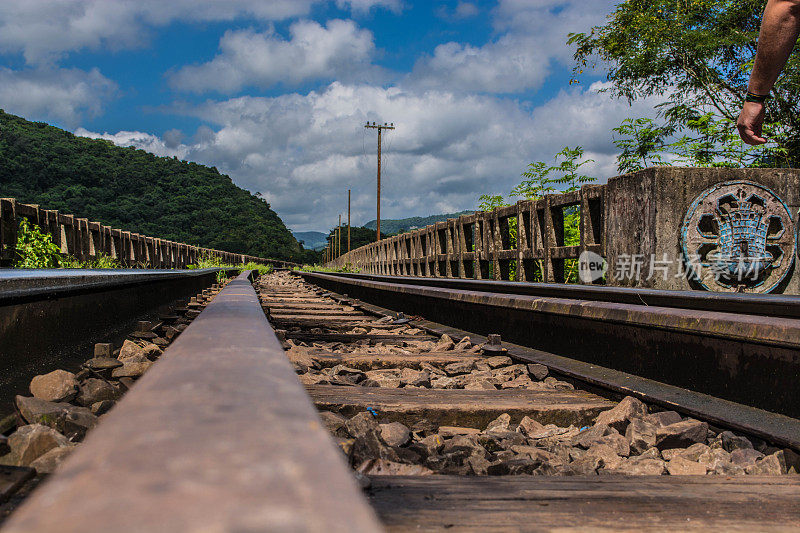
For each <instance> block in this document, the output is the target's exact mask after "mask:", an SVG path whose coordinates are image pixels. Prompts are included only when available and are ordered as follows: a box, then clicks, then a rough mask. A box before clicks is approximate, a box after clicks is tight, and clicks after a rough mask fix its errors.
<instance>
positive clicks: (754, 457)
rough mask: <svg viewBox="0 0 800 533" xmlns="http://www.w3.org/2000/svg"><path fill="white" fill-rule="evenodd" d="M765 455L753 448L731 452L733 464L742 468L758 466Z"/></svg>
mask: <svg viewBox="0 0 800 533" xmlns="http://www.w3.org/2000/svg"><path fill="white" fill-rule="evenodd" d="M762 457H764V454H763V453H761V452H759V451H756V450H754V449H752V448H738V449H736V450H733V451H732V452H731V462H732V463H733V464H735V465H739V466H741V467H742V468H744V467H747V466H750V465H754V464H756V461H758V460H759V459H761V458H762Z"/></svg>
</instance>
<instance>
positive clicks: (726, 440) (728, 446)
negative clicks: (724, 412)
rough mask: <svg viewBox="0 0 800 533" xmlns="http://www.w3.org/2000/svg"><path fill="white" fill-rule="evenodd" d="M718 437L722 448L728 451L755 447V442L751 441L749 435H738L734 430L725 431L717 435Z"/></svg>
mask: <svg viewBox="0 0 800 533" xmlns="http://www.w3.org/2000/svg"><path fill="white" fill-rule="evenodd" d="M717 438H718V439H719V440H720V442H721V444H722V449H723V450H725V451H726V452H732V451H733V450H740V449H747V448H749V449H751V450H752V449H753V443H752V442H750V441H749V440H748V439H747V437H742V436H741V435H736V434H734V433H733V432H732V431H723V432H722V433H720V434H719V435H718V436H717Z"/></svg>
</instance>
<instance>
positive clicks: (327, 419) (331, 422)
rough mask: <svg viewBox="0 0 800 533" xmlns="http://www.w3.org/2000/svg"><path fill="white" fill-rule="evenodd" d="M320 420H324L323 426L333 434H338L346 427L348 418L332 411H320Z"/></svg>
mask: <svg viewBox="0 0 800 533" xmlns="http://www.w3.org/2000/svg"><path fill="white" fill-rule="evenodd" d="M319 418H320V419H321V420H322V425H324V426H325V428H326V429H327V430H328V431H330V432H331V433H333V434H338V431H339V430H340V429H341V428H343V427H344V425H345V423H346V422H347V418H345V417H343V416H342V415H340V414H338V413H332V412H331V411H320V412H319Z"/></svg>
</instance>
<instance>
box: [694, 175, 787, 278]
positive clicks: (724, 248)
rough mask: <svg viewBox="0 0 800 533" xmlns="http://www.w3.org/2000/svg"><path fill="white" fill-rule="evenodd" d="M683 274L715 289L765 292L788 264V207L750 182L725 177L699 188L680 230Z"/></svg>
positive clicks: (767, 191) (775, 196)
mask: <svg viewBox="0 0 800 533" xmlns="http://www.w3.org/2000/svg"><path fill="white" fill-rule="evenodd" d="M681 248H682V250H683V255H684V261H685V264H686V267H687V269H686V273H687V276H689V278H690V279H693V280H695V281H696V282H698V283H699V284H700V285H701V286H702V287H703V288H705V289H706V290H709V291H717V292H755V293H767V292H771V291H772V290H773V289H775V287H777V286H778V284H779V283H780V282H781V281H782V280H783V278H785V277H786V274H787V273H788V272H789V269H790V268H791V266H792V263H793V262H794V255H795V228H794V222H793V221H792V216H791V215H790V214H789V208H788V207H787V206H786V204H785V203H784V202H783V200H781V199H780V198H779V197H778V196H777V195H776V194H775V193H774V192H772V191H771V190H770V189H768V188H767V187H764V186H763V185H759V184H758V183H754V182H752V181H745V180H741V181H726V182H724V183H718V184H716V185H714V186H713V187H710V188H708V189H706V190H705V191H703V193H702V194H700V196H698V197H697V199H696V200H695V201H694V202H693V203H692V205H691V206H690V207H689V210H688V211H687V212H686V216H685V217H684V222H683V227H682V228H681Z"/></svg>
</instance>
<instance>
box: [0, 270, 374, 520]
mask: <svg viewBox="0 0 800 533" xmlns="http://www.w3.org/2000/svg"><path fill="white" fill-rule="evenodd" d="M380 529H381V528H380V526H379V524H378V522H377V519H376V517H375V515H374V513H373V511H372V510H371V508H370V507H369V505H368V504H367V502H366V500H365V498H364V496H363V495H362V494H361V493H360V491H359V489H358V487H357V485H356V482H355V480H354V478H353V476H352V474H351V473H350V472H349V469H348V468H347V465H346V464H345V461H344V458H343V456H342V454H341V452H339V451H338V450H337V449H336V448H335V446H334V444H333V442H332V440H331V439H330V437H329V435H328V433H327V430H325V428H324V427H323V426H322V424H321V422H320V420H319V417H318V415H317V413H316V410H315V409H314V406H313V405H312V404H311V401H310V400H309V398H308V395H307V394H306V392H305V390H304V389H303V386H302V385H301V384H300V382H299V381H298V379H297V376H296V375H295V372H294V370H293V368H292V365H291V363H290V362H289V360H288V358H287V357H286V356H285V354H284V351H283V349H282V347H281V344H280V342H279V341H278V339H277V338H276V337H275V335H274V333H273V332H272V329H271V328H270V326H269V324H268V323H267V320H266V317H265V315H264V312H263V311H262V309H261V305H260V303H259V300H258V297H257V295H256V293H255V291H254V289H253V287H252V285H251V284H250V281H249V280H248V277H247V274H242V275H240V276H239V277H238V278H236V279H235V280H234V281H232V282H231V283H230V284H228V285H227V286H226V287H225V288H224V289H223V290H222V291H221V292H220V293H219V294H218V295H217V296H216V297H215V298H214V300H213V301H212V302H211V303H210V304H209V305H208V306H207V307H206V309H205V310H204V311H203V312H202V313H201V314H200V316H199V317H198V318H196V319H195V320H194V321H193V322H192V324H191V325H190V326H189V327H188V328H187V329H186V331H184V332H183V333H182V334H181V336H180V337H178V339H177V340H176V341H175V342H174V343H173V344H172V345H170V347H169V348H167V350H166V351H165V352H164V354H163V355H162V356H161V358H160V359H159V360H158V362H157V363H156V364H155V365H154V366H153V368H152V369H151V370H150V371H148V373H147V374H145V376H144V377H143V378H142V379H141V380H140V382H138V383H137V384H136V386H135V387H134V388H133V389H132V390H131V391H130V392H128V393H127V395H126V396H125V397H124V398H123V399H122V400H121V402H120V403H119V404H118V405H117V406H116V407H115V408H114V409H113V410H112V411H111V412H110V413H108V414H107V415H106V416H105V418H104V420H103V421H102V422H101V424H100V425H99V426H98V427H97V428H96V429H95V430H94V431H92V432H91V433H90V434H89V435H88V437H87V439H86V441H85V442H84V443H83V444H81V445H80V447H79V448H78V449H77V450H76V451H75V452H74V454H73V455H71V456H70V457H69V458H68V459H67V460H66V462H65V463H64V464H63V465H62V466H61V468H60V469H59V471H58V472H57V473H56V474H54V476H53V477H52V478H51V479H50V480H48V482H47V483H46V484H45V485H43V486H42V487H41V488H39V489H38V490H37V491H35V492H34V493H33V494H32V496H31V497H30V499H29V500H27V501H26V502H25V503H24V504H23V505H22V506H21V507H20V508H19V509H18V510H17V511H16V512H15V513H14V514H13V515H12V516H11V517H10V518H9V521H8V523H7V524H6V526H5V528H4V532H5V533H17V532H26V533H36V532H50V531H61V532H82V533H84V532H89V533H91V532H107V531H122V532H128V531H137V532H138V531H170V532H178V533H180V532H189V531H191V532H195V531H348V532H350V531H379V530H380Z"/></svg>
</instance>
